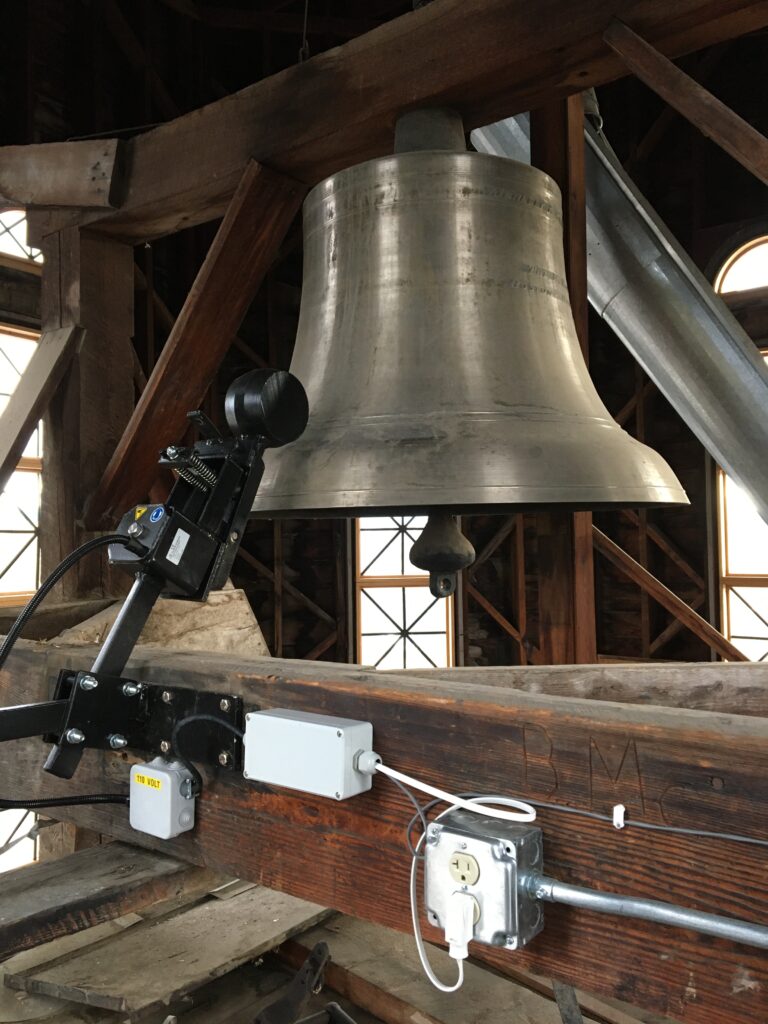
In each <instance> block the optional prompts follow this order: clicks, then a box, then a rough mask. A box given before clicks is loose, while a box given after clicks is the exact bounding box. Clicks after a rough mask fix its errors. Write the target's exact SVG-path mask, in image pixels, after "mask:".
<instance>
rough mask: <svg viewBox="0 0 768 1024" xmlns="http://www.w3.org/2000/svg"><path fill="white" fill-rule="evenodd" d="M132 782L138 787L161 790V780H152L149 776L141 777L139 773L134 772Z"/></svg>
mask: <svg viewBox="0 0 768 1024" xmlns="http://www.w3.org/2000/svg"><path fill="white" fill-rule="evenodd" d="M133 781H134V782H138V784H139V785H140V786H149V788H150V789H162V788H163V783H162V780H161V779H153V778H152V777H151V776H150V775H142V774H141V772H136V774H135V775H134V776H133Z"/></svg>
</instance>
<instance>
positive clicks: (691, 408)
mask: <svg viewBox="0 0 768 1024" xmlns="http://www.w3.org/2000/svg"><path fill="white" fill-rule="evenodd" d="M592 116H593V117H594V116H595V115H594V111H593V112H592ZM585 135H586V142H587V148H586V176H587V246H588V250H589V261H588V277H589V301H590V303H591V304H592V306H593V307H594V308H595V310H596V311H597V312H598V313H599V314H600V316H601V317H603V319H604V320H605V321H606V323H608V324H610V326H611V328H612V329H613V330H614V332H615V333H616V335H617V336H618V337H619V338H620V339H621V341H622V342H623V343H624V344H625V345H626V346H627V348H628V349H629V350H630V352H631V353H632V355H633V356H634V357H635V359H637V361H638V362H639V363H640V365H641V366H642V367H643V369H644V370H645V372H646V373H647V374H648V376H649V377H650V378H651V380H653V382H654V384H656V386H657V387H658V389H659V391H661V393H662V394H663V395H664V396H665V397H666V398H667V399H668V401H669V402H670V403H671V404H672V406H673V407H674V408H675V409H676V410H677V412H678V413H679V414H680V416H681V417H682V419H683V420H684V421H685V423H687V424H688V426H689V427H690V429H691V430H692V431H693V432H694V434H695V435H696V436H697V437H698V439H699V441H701V443H702V444H703V445H704V447H705V448H706V449H707V451H708V452H709V453H710V455H712V457H713V458H714V459H715V461H716V462H717V463H718V465H719V466H722V468H723V469H725V470H726V472H727V473H728V474H729V475H730V476H732V477H733V478H734V479H735V480H736V482H737V483H739V484H740V485H741V486H742V487H743V488H744V490H745V491H746V492H747V494H748V495H749V496H750V497H751V498H752V500H753V501H754V503H755V505H756V506H757V509H758V511H759V512H760V514H761V515H762V517H763V519H765V520H766V522H768V458H766V452H767V451H768V417H766V416H765V409H766V406H768V370H767V369H766V367H765V364H764V363H763V360H762V358H761V356H760V354H759V352H758V351H757V348H756V346H755V344H754V342H752V341H751V339H750V338H749V337H748V336H747V335H746V334H745V332H744V331H743V329H742V328H741V326H740V324H739V323H738V321H737V320H736V318H735V317H734V316H733V314H732V313H731V312H730V310H729V309H728V308H727V307H726V305H725V303H724V302H723V301H722V300H721V299H720V298H718V297H717V296H716V295H715V294H714V292H713V290H712V286H711V284H710V283H709V281H707V279H706V278H705V277H704V275H703V274H702V273H701V272H700V271H699V269H698V268H697V267H696V266H695V265H694V263H693V261H692V260H691V259H690V258H689V257H688V255H687V253H686V252H685V251H684V250H683V248H682V246H681V245H680V244H679V243H678V242H677V241H676V240H675V238H674V237H673V236H672V235H671V234H670V233H669V231H668V230H667V228H666V227H665V226H664V224H663V223H662V222H661V220H660V219H659V218H658V216H657V215H656V213H655V212H654V210H653V209H652V208H651V206H650V204H649V203H648V202H647V200H646V199H645V198H644V197H643V195H642V194H641V193H640V192H639V191H638V189H637V188H636V186H635V185H634V183H633V182H632V180H631V179H630V178H629V177H628V176H627V174H625V172H624V170H623V168H622V167H621V165H620V163H619V161H618V160H617V158H616V156H615V154H614V152H613V150H612V149H611V147H610V145H609V144H608V142H607V141H606V139H605V137H604V136H603V134H602V132H601V131H599V130H596V129H595V128H594V127H593V126H592V124H590V123H587V124H586V126H585ZM529 136H530V127H529V120H528V115H527V114H519V115H518V116H517V117H515V118H508V119H507V120H506V121H499V122H497V123H496V124H492V125H488V126H486V127H485V128H478V129H476V130H475V131H473V132H472V134H471V139H472V142H473V144H474V146H475V148H476V149H478V150H480V151H481V152H483V153H492V154H494V155H496V156H506V157H510V158H511V159H513V160H519V161H521V162H530V143H529Z"/></svg>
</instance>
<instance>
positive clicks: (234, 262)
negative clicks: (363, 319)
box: [86, 161, 305, 529]
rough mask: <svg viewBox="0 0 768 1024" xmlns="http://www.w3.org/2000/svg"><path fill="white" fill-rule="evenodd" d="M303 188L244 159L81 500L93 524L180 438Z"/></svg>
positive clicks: (145, 483)
mask: <svg viewBox="0 0 768 1024" xmlns="http://www.w3.org/2000/svg"><path fill="white" fill-rule="evenodd" d="M304 192H305V186H303V185H301V184H299V183H297V182H295V181H292V180H290V179H288V178H285V177H282V176H281V175H279V174H276V173H275V172H274V171H270V170H268V169H267V168H265V167H262V166H261V165H260V164H258V163H256V162H255V161H251V163H249V164H248V166H247V168H246V170H245V173H244V174H243V177H242V179H241V181H240V184H239V186H238V188H237V191H236V192H235V195H234V196H233V198H232V201H231V203H230V204H229V207H228V209H227V212H226V214H225V216H224V219H223V220H222V222H221V225H220V227H219V230H218V232H217V233H216V237H215V238H214V240H213V244H212V245H211V248H210V250H209V252H208V255H207V256H206V258H205V262H204V263H203V266H202V267H201V268H200V272H199V273H198V275H197V277H196V278H195V282H194V284H193V285H192V288H191V289H190V292H189V295H188V296H187V299H186V302H185V303H184V306H183V308H182V310H181V313H180V314H179V316H178V319H177V320H176V323H175V324H174V325H173V329H172V331H171V333H170V336H169V337H168V340H167V342H166V344H165V347H164V348H163V351H162V353H161V354H160V358H159V359H158V361H157V364H156V365H155V368H154V370H153V371H152V375H151V376H150V378H149V381H148V382H147V386H146V388H145V389H144V392H143V393H142V396H141V398H140V400H139V403H138V405H137V406H136V409H135V410H134V413H133V416H132V417H131V419H130V422H129V423H128V426H127V428H126V430H125V433H124V434H123V436H122V438H121V440H120V442H119V444H118V446H117V448H116V449H115V453H114V455H113V456H112V458H111V460H110V462H109V465H108V466H107V468H106V470H105V471H104V475H103V476H102V478H101V481H100V483H99V485H98V487H97V488H96V491H95V493H94V494H93V496H92V498H91V499H90V501H89V502H88V506H87V510H86V522H87V523H88V525H89V526H90V527H91V528H93V529H97V528H99V527H100V526H103V525H104V524H105V522H107V521H109V520H110V519H112V518H114V517H115V516H117V515H119V514H121V513H122V511H124V510H125V509H126V508H128V507H130V505H132V504H134V503H135V502H136V501H138V500H141V499H142V498H143V497H144V496H145V495H146V494H147V493H148V491H149V488H150V487H151V486H152V482H153V480H154V478H155V476H156V474H157V453H158V450H159V449H160V448H161V447H162V446H163V444H164V443H165V442H168V441H173V440H174V439H176V438H177V437H179V436H181V435H182V434H183V432H184V429H185V426H186V414H187V412H188V411H189V410H190V409H194V408H196V407H197V406H198V405H199V404H200V402H201V400H202V398H203V396H204V395H205V392H206V391H207V390H208V386H209V385H210V382H211V379H212V377H213V375H214V373H215V372H216V369H217V368H218V366H219V364H220V362H221V360H222V358H223V356H224V354H225V353H226V351H227V349H228V348H229V346H230V344H231V342H232V338H233V336H234V334H235V333H236V331H237V328H238V327H239V325H240V322H241V320H242V319H243V316H244V315H245V312H246V310H247V309H248V306H249V305H250V304H251V302H252V300H253V298H254V296H255V295H256V292H257V291H258V289H259V286H260V285H261V282H262V280H263V278H264V275H265V273H266V272H267V270H268V269H269V267H270V265H271V264H272V261H273V259H274V257H275V254H276V252H277V250H278V248H279V246H280V243H281V242H282V241H283V238H284V237H285V235H286V232H287V231H288V228H289V227H290V225H291V222H292V221H293V218H294V217H295V215H296V213H297V211H298V209H299V206H300V205H301V201H302V198H303V196H304Z"/></svg>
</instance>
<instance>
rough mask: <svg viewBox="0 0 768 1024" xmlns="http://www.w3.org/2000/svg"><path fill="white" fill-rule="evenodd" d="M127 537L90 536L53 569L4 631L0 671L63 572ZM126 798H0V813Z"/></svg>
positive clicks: (99, 795)
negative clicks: (91, 554) (90, 537)
mask: <svg viewBox="0 0 768 1024" xmlns="http://www.w3.org/2000/svg"><path fill="white" fill-rule="evenodd" d="M129 539H130V538H128V537H126V536H124V535H123V534H121V533H110V534H105V535H104V536H103V537H94V538H93V539H92V540H88V541H86V542H85V544H81V545H80V547H79V548H75V550H74V551H72V552H70V553H69V554H68V555H67V557H66V558H63V559H62V560H61V562H60V563H59V564H58V565H57V566H56V568H55V569H54V570H53V572H52V573H51V574H50V576H48V578H47V579H46V580H45V581H44V582H43V583H41V584H40V586H39V588H38V590H37V592H36V593H35V594H34V595H33V596H32V597H31V598H30V599H29V601H28V602H27V604H26V606H25V607H24V608H23V609H22V611H21V613H20V614H19V616H18V618H17V619H16V621H15V622H14V624H13V625H12V626H11V628H10V629H9V630H8V634H7V636H6V638H5V640H4V641H3V645H2V647H0V668H2V667H3V665H4V664H5V662H6V660H7V658H8V655H9V654H10V653H11V650H12V649H13V645H14V644H15V643H16V641H17V640H18V639H19V636H20V635H21V631H22V630H23V629H24V626H25V625H26V624H27V622H28V621H29V619H30V618H31V616H32V615H33V614H34V612H35V611H36V609H37V607H38V605H39V604H40V602H41V601H42V600H43V599H44V598H45V597H46V595H47V594H48V593H49V592H50V591H51V590H52V589H53V588H54V587H55V586H56V584H57V583H58V582H59V580H60V579H61V577H62V576H63V575H64V573H66V572H68V571H69V570H70V569H71V568H72V566H73V565H75V564H76V563H77V562H79V561H80V559H81V558H83V557H84V556H85V555H88V554H90V553H91V551H95V550H96V549H97V548H102V547H105V546H106V545H107V544H127V543H128V541H129ZM127 803H128V797H127V796H126V795H125V794H121V793H85V794H82V795H80V796H60V797H43V798H41V799H39V800H6V799H4V798H3V797H0V810H3V811H24V810H30V811H31V810H37V809H42V808H44V807H80V806H82V805H84V804H127Z"/></svg>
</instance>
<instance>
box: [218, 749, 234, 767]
mask: <svg viewBox="0 0 768 1024" xmlns="http://www.w3.org/2000/svg"><path fill="white" fill-rule="evenodd" d="M219 764H220V765H221V767H222V768H226V767H227V766H228V765H230V764H232V757H231V756H230V754H229V753H227V751H226V750H222V752H221V753H220V754H219Z"/></svg>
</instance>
